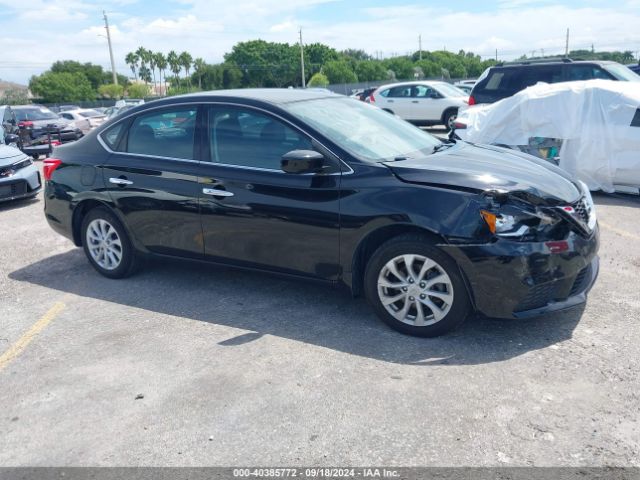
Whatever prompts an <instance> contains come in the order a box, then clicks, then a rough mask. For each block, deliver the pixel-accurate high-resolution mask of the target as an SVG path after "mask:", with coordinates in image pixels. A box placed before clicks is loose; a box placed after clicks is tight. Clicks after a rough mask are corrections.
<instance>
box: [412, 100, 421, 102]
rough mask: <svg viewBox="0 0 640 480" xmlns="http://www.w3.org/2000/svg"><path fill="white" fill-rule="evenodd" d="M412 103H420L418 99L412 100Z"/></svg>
mask: <svg viewBox="0 0 640 480" xmlns="http://www.w3.org/2000/svg"><path fill="white" fill-rule="evenodd" d="M411 103H420V102H419V101H418V100H411Z"/></svg>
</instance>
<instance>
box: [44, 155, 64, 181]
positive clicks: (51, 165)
mask: <svg viewBox="0 0 640 480" xmlns="http://www.w3.org/2000/svg"><path fill="white" fill-rule="evenodd" d="M60 165H62V160H58V159H57V158H45V159H44V162H43V164H42V173H43V174H44V178H45V180H51V175H52V174H53V171H54V170H55V169H56V168H58V167H59V166H60Z"/></svg>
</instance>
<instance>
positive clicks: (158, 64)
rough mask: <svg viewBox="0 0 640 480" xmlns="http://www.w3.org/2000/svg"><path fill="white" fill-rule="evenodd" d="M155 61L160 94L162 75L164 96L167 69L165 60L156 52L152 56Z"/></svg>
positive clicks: (160, 53)
mask: <svg viewBox="0 0 640 480" xmlns="http://www.w3.org/2000/svg"><path fill="white" fill-rule="evenodd" d="M154 57H155V60H156V67H158V73H159V74H160V93H161V94H162V77H163V75H164V94H165V95H166V94H167V76H166V75H165V73H164V72H165V70H166V68H167V59H166V58H165V56H164V54H163V53H162V52H156V53H155V54H154Z"/></svg>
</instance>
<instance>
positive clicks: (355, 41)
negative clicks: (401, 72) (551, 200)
mask: <svg viewBox="0 0 640 480" xmlns="http://www.w3.org/2000/svg"><path fill="white" fill-rule="evenodd" d="M410 1H411V0H410ZM638 1H640V0H627V1H626V3H625V4H623V5H618V6H616V7H615V8H613V7H606V6H591V7H584V6H583V7H577V8H570V7H566V6H561V5H558V4H557V2H554V3H553V4H549V3H548V2H547V1H538V0H503V1H502V2H501V6H502V7H504V8H498V9H496V10H495V11H492V12H484V13H483V12H475V13H471V12H464V11H455V10H453V9H452V7H450V6H449V7H447V8H441V7H438V8H432V7H428V6H425V5H424V4H420V3H415V0H413V3H410V2H408V3H407V4H406V5H397V4H394V5H389V6H387V7H371V8H365V9H362V10H361V11H360V13H359V15H358V16H356V17H353V16H349V17H346V16H345V17H344V18H342V19H340V20H339V21H335V20H334V21H321V20H320V19H321V18H322V16H321V15H318V14H317V12H318V10H313V11H311V10H310V9H312V8H314V7H315V8H317V9H319V8H322V9H325V10H326V9H332V10H333V11H334V12H340V9H342V8H344V5H345V4H344V3H343V2H341V1H334V0H289V1H287V2H283V1H282V0H249V1H247V2H244V1H242V2H229V1H228V0H226V1H223V0H214V1H207V0H178V1H177V2H175V3H174V4H173V5H174V6H176V7H177V9H176V10H175V11H174V12H172V14H171V15H169V14H163V15H158V14H154V11H153V7H152V6H151V7H150V8H148V14H144V15H143V14H139V15H138V16H136V15H131V14H130V13H129V11H130V10H131V9H132V8H134V7H130V6H129V5H128V4H130V3H132V2H135V0H117V1H116V2H112V3H111V4H110V7H109V8H110V9H112V10H114V11H110V12H109V15H110V19H111V27H112V30H111V34H112V40H113V45H114V51H115V57H116V64H117V68H118V70H119V71H121V72H122V73H125V74H127V73H129V69H128V68H127V66H126V65H125V63H124V56H125V54H126V53H127V52H129V51H132V50H135V49H137V48H138V47H139V46H144V47H146V48H149V49H151V50H156V51H164V52H167V51H169V50H172V49H173V50H177V51H183V50H187V51H189V52H191V53H192V55H193V56H194V57H203V58H204V59H205V60H206V61H208V62H219V61H221V60H222V58H223V55H224V53H226V52H228V51H230V49H231V48H232V46H233V45H234V44H235V43H237V42H238V41H245V40H250V39H255V38H262V39H265V40H269V41H278V42H289V43H293V42H296V41H297V28H298V26H301V27H302V29H303V34H304V41H305V42H307V43H312V42H323V43H327V44H329V45H331V46H333V47H335V48H338V49H344V48H361V49H364V50H366V51H367V52H369V53H372V54H374V53H375V52H382V54H383V55H385V56H388V55H390V54H393V53H395V54H405V53H408V52H413V51H415V50H416V49H417V48H418V35H422V45H423V48H424V49H426V50H435V49H442V48H446V49H447V50H450V51H458V50H460V49H464V50H465V51H472V52H475V53H478V54H481V55H483V56H485V57H493V56H494V55H495V49H496V48H497V49H498V56H499V58H501V59H511V58H514V57H517V56H520V55H522V54H523V53H527V54H529V53H531V51H533V50H536V51H537V52H540V51H541V49H544V50H545V53H549V54H556V53H562V52H563V51H564V42H565V32H566V28H567V27H569V28H570V29H571V43H570V47H571V48H590V47H591V44H592V43H593V44H594V46H595V48H596V49H619V50H632V51H634V52H636V51H638V50H640V30H638V28H637V25H639V24H640V10H639V9H638V8H637V5H638ZM138 3H140V4H141V3H142V2H138ZM0 5H4V6H5V10H6V9H10V8H11V7H10V5H15V2H9V1H8V0H0ZM30 5H33V6H30V8H29V11H26V12H27V13H23V12H22V9H19V8H15V10H14V13H13V14H12V15H10V17H11V18H12V19H11V20H10V21H7V20H4V21H0V32H1V33H0V35H1V36H2V38H1V39H0V42H2V45H3V57H2V58H1V59H0V78H3V79H8V80H17V81H22V82H25V81H27V79H28V77H29V76H30V75H31V74H34V73H39V72H41V71H43V70H45V69H46V68H47V67H48V66H49V65H50V64H51V63H52V62H53V61H55V60H58V59H77V60H80V61H84V62H87V61H91V62H94V63H98V64H101V65H103V66H104V67H105V68H108V67H109V53H108V49H107V45H106V39H105V38H104V37H100V36H98V35H103V34H104V26H103V23H102V11H101V10H99V9H98V7H97V6H95V5H92V4H89V3H87V2H86V1H84V0H65V1H62V0H32V3H31V4H30ZM587 5H588V4H587ZM591 5H596V4H595V3H591ZM597 5H603V4H602V3H598V4H597ZM139 7H140V5H135V9H136V11H137V12H140V8H139ZM60 9H63V10H64V12H66V13H60ZM30 11H36V12H38V14H39V15H41V16H42V17H41V18H45V17H46V18H47V28H44V29H40V28H35V29H34V28H33V24H34V20H33V19H31V18H29V15H31V13H29V12H30ZM42 12H49V13H46V14H43V13H42ZM52 12H57V13H55V14H54V13H52ZM70 12H72V13H70ZM25 15H27V16H26V17H25ZM142 15H143V16H142ZM337 16H338V17H339V15H337ZM333 17H336V15H335V14H334V15H333ZM41 18H40V20H41ZM25 31H28V32H29V34H28V35H25V34H24V32H25Z"/></svg>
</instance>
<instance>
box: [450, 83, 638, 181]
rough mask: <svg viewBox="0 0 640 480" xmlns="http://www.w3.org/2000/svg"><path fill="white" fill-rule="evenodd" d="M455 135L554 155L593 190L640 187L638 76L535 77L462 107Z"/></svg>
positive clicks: (529, 151)
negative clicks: (495, 98)
mask: <svg viewBox="0 0 640 480" xmlns="http://www.w3.org/2000/svg"><path fill="white" fill-rule="evenodd" d="M453 135H455V136H458V137H459V138H461V139H462V140H466V141H469V142H472V143H485V144H494V145H505V146H509V147H511V148H518V149H520V150H523V151H526V152H528V153H533V154H535V155H537V156H539V157H542V158H548V159H550V160H551V159H554V158H555V161H556V163H558V164H559V166H560V167H561V168H562V169H564V170H566V171H567V172H569V173H571V174H573V175H574V176H575V177H577V178H578V179H580V180H582V181H583V182H585V183H586V184H587V185H588V186H589V188H590V189H591V190H603V191H605V192H613V191H616V190H618V191H628V192H630V191H635V192H636V193H638V189H639V188H640V83H634V82H612V81H608V80H589V81H581V82H566V83H557V84H552V85H551V84H546V83H538V84H537V85H534V86H532V87H529V88H527V89H525V90H523V91H521V92H519V93H517V94H516V95H514V96H512V97H509V98H505V99H504V100H500V101H499V102H496V103H493V104H491V105H478V106H474V107H471V108H469V109H467V110H466V111H464V112H461V113H460V114H459V116H458V119H457V120H456V124H455V126H454V132H453ZM541 142H542V143H545V144H546V145H548V146H549V148H548V149H536V148H535V147H536V144H538V143H541ZM554 146H555V148H556V149H555V150H554ZM538 152H539V153H538ZM550 152H553V153H550ZM556 153H557V156H556Z"/></svg>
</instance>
